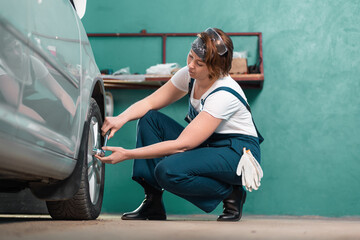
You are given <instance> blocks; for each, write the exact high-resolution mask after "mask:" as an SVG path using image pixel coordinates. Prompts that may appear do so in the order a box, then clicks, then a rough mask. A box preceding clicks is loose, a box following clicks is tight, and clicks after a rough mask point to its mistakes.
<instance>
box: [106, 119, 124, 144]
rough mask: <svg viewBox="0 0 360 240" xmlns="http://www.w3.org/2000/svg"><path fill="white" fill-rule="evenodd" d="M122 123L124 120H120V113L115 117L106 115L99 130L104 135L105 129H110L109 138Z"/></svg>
mask: <svg viewBox="0 0 360 240" xmlns="http://www.w3.org/2000/svg"><path fill="white" fill-rule="evenodd" d="M124 124H125V123H124V121H122V120H121V117H120V115H119V116H117V117H106V118H105V121H104V123H103V125H102V127H101V131H102V133H103V135H105V134H106V133H107V131H109V130H111V132H110V134H109V139H110V138H112V137H113V136H114V134H115V133H116V132H117V131H118V130H119V129H120V128H121V127H122V126H123V125H124Z"/></svg>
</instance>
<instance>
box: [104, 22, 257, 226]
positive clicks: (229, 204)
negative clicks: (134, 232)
mask: <svg viewBox="0 0 360 240" xmlns="http://www.w3.org/2000/svg"><path fill="white" fill-rule="evenodd" d="M232 54H233V44H232V41H231V39H230V38H229V37H228V36H227V35H226V34H225V33H224V32H223V31H221V30H219V29H216V28H209V29H207V30H206V31H205V32H202V33H200V34H198V38H197V39H196V40H195V41H194V42H193V43H192V47H191V50H190V52H189V54H188V57H187V66H186V67H184V68H182V69H181V70H179V71H178V72H177V73H176V74H175V75H174V76H173V77H172V78H171V81H168V82H167V83H166V84H164V85H163V86H162V87H161V88H159V89H158V90H157V91H155V92H154V93H153V94H151V95H150V96H148V97H146V98H144V99H143V100H141V101H138V102H136V103H135V104H133V105H131V106H130V107H129V108H128V109H126V110H125V111H124V112H123V113H121V114H120V115H118V116H117V117H108V118H106V119H105V121H104V124H103V127H102V131H103V132H104V133H105V132H107V131H108V130H110V129H111V133H110V136H109V137H110V138H111V137H112V136H113V135H114V134H115V132H116V131H117V130H119V129H120V128H121V127H122V126H123V125H124V124H125V123H126V122H128V121H131V120H135V119H140V120H139V122H138V126H137V127H138V131H137V143H136V148H135V149H124V148H121V147H104V148H103V149H104V150H109V151H112V154H111V155H109V156H107V157H99V156H97V157H98V158H99V159H100V160H101V161H102V162H104V163H111V164H115V163H119V162H121V161H124V160H127V159H135V161H134V166H133V179H134V180H135V181H137V182H138V183H139V184H140V185H141V186H142V187H143V188H144V190H145V200H144V201H143V202H142V204H141V205H140V206H139V207H138V208H137V209H136V210H135V211H133V212H129V213H125V214H124V215H123V216H122V219H123V220H145V219H150V220H165V219H166V213H165V208H164V204H163V201H162V193H163V190H167V191H169V192H171V193H173V194H176V195H178V196H180V197H182V198H184V199H186V200H188V201H190V202H191V203H193V204H194V205H196V206H197V207H199V208H200V209H202V210H203V211H205V212H207V213H208V212H211V211H213V210H214V209H215V208H216V207H217V206H218V204H219V203H220V202H221V201H223V205H224V212H223V214H222V215H220V216H219V217H218V219H217V220H218V221H238V220H239V219H240V218H241V212H242V207H243V204H244V202H245V198H246V192H245V190H244V189H243V187H242V183H241V177H239V176H237V175H236V168H237V165H238V163H239V159H240V157H241V156H242V154H243V153H242V149H243V147H246V149H250V150H251V152H252V154H253V155H254V157H255V158H256V159H257V160H258V161H260V147H259V138H258V134H257V130H256V128H255V126H254V124H253V121H252V116H251V113H250V112H249V111H248V110H247V108H246V107H245V105H244V104H243V103H242V102H241V101H239V99H238V97H236V93H237V94H240V95H241V96H242V97H243V98H244V99H246V98H245V95H244V92H243V91H242V89H241V88H240V86H239V84H238V83H236V82H235V81H234V80H233V79H232V78H231V77H230V76H229V71H230V68H231V62H232ZM220 87H226V88H222V89H219V88H220ZM215 89H217V90H215ZM214 90H215V91H214ZM220 90H221V91H220ZM232 91H235V92H236V93H235V95H234V93H232ZM187 94H189V96H190V100H189V113H188V115H187V117H186V119H187V120H188V122H189V124H188V125H187V126H186V127H185V128H184V127H182V126H181V125H180V124H179V123H177V122H175V121H174V120H173V119H171V118H169V117H168V116H166V115H164V114H162V113H160V112H158V111H156V110H157V109H161V108H163V107H165V106H167V105H169V104H171V103H173V102H175V101H177V100H179V99H180V98H182V97H184V96H186V95H187Z"/></svg>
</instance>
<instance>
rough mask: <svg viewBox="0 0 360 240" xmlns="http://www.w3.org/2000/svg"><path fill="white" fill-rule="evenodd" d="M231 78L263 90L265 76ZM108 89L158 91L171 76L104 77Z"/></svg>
mask: <svg viewBox="0 0 360 240" xmlns="http://www.w3.org/2000/svg"><path fill="white" fill-rule="evenodd" d="M231 77H232V78H233V79H234V80H235V81H237V82H238V83H239V84H240V86H241V87H242V88H247V89H251V88H257V89H258V88H262V85H263V82H264V74H233V75H231ZM102 78H103V80H104V85H105V88H106V89H156V88H159V87H161V86H162V85H163V84H164V83H165V82H166V81H168V80H169V79H170V78H171V75H140V74H139V75H116V76H114V75H102Z"/></svg>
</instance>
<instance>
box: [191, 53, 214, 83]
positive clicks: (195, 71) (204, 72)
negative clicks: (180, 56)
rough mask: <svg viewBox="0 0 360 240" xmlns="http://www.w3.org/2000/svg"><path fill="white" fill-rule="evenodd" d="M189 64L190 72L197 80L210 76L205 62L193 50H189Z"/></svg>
mask: <svg viewBox="0 0 360 240" xmlns="http://www.w3.org/2000/svg"><path fill="white" fill-rule="evenodd" d="M187 65H188V67H189V74H190V77H191V78H194V79H197V80H201V79H208V78H209V69H208V68H207V66H206V64H205V62H203V61H202V60H201V58H199V57H198V55H196V53H195V52H194V51H193V50H190V52H189V55H188V57H187Z"/></svg>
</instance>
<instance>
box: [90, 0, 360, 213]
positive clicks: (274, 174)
mask: <svg viewBox="0 0 360 240" xmlns="http://www.w3.org/2000/svg"><path fill="white" fill-rule="evenodd" d="M359 12H360V2H359V1H357V0H352V1H351V0H347V1H340V0H337V1H335V0H303V1H295V0H252V1H250V0H231V1H230V0H223V1H221V2H220V1H214V0H208V1H194V0H191V1H190V0H173V1H166V0H152V1H147V0H122V1H117V0H112V1H110V0H108V1H88V9H87V13H86V15H85V17H84V18H83V22H84V25H85V28H86V30H87V32H88V33H95V32H100V33H105V32H121V33H126V32H133V33H138V32H140V30H142V29H146V30H147V31H148V32H150V33H159V32H200V31H202V30H204V29H206V28H207V27H209V26H213V27H218V28H221V29H223V30H224V31H225V32H262V33H263V54H264V68H265V71H264V72H265V81H264V87H263V89H262V90H246V94H247V95H248V98H249V101H250V105H251V106H252V110H253V114H254V118H255V120H256V122H257V125H258V128H259V129H260V130H261V133H262V135H263V136H264V137H265V142H264V143H263V144H262V145H261V147H262V167H263V170H264V178H263V181H262V186H261V188H260V189H259V190H258V191H255V192H253V193H250V194H249V195H248V199H247V202H246V204H245V208H244V213H245V214H264V215H321V216H359V215H360V201H359V198H360V191H359V189H360V177H359V170H360V161H359V153H360V151H359V145H360V139H359V135H360V121H359V120H360V107H359V106H360V98H359V97H358V93H359V90H360V81H359V80H360V79H359V65H360V57H359V56H360V44H359V39H360V24H359V22H360V14H359ZM91 42H92V44H93V50H94V54H95V58H96V60H97V63H98V65H99V68H100V69H103V68H113V69H114V70H117V69H120V68H122V67H125V66H130V68H131V71H132V72H140V73H144V72H145V69H146V68H148V67H149V66H151V65H154V64H156V63H160V62H161V48H160V40H150V39H147V40H145V39H127V40H121V41H120V40H119V39H94V38H92V39H91ZM188 42H191V39H190V40H188ZM124 46H125V47H124ZM187 51H188V47H186V45H185V49H183V46H181V47H179V48H178V47H177V46H176V44H175V45H174V47H172V49H168V54H170V55H171V56H174V57H171V58H170V59H171V61H172V60H173V61H178V62H179V64H180V65H182V66H184V65H185V58H186V54H187ZM181 58H182V59H181ZM178 59H180V60H178ZM111 92H112V94H113V95H114V97H115V114H118V113H120V112H121V111H122V110H124V109H125V108H126V107H127V106H129V105H130V104H132V103H133V102H135V101H137V100H139V99H141V98H143V97H144V96H147V95H148V94H150V93H151V92H152V90H113V91H111ZM186 109H187V108H186V100H184V101H182V102H179V103H176V104H175V105H173V106H171V107H168V108H166V109H164V110H163V111H164V112H165V113H167V114H170V115H171V116H172V117H174V118H175V119H177V120H178V121H179V122H181V123H184V122H183V117H184V115H185V113H186ZM135 125H136V123H135V122H131V123H128V124H127V125H126V126H124V127H123V129H121V130H120V131H119V132H118V133H117V136H116V137H115V138H114V139H112V140H111V141H110V144H113V145H120V146H123V147H127V148H132V147H134V145H135ZM131 167H132V161H127V162H124V163H121V164H117V165H114V166H110V165H108V166H107V168H106V189H105V199H104V206H103V212H108V213H111V212H124V211H129V210H133V209H135V208H136V207H137V206H138V205H139V203H140V202H141V201H142V199H143V192H142V190H141V188H140V187H139V186H138V185H137V184H136V183H134V182H133V181H132V180H131ZM165 205H166V209H167V212H168V213H169V214H198V213H202V212H201V211H200V210H198V209H197V208H196V207H194V206H192V205H191V204H190V203H188V202H186V201H185V200H182V199H180V198H178V197H176V196H174V195H172V194H169V193H166V194H165ZM220 211H221V206H219V207H218V208H217V209H216V210H215V211H214V212H213V213H214V214H218V213H220Z"/></svg>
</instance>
